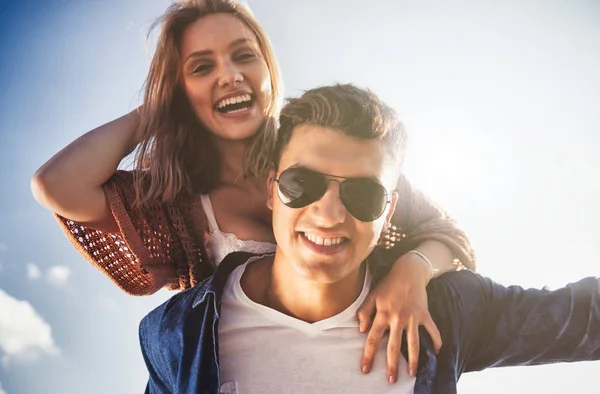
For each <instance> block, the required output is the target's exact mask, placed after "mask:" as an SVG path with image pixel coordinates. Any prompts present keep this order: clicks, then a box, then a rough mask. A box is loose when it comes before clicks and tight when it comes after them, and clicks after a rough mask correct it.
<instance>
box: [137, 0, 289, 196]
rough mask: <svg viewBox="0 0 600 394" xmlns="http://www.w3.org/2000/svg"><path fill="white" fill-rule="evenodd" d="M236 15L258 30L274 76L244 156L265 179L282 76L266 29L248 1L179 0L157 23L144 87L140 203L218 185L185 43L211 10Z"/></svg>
mask: <svg viewBox="0 0 600 394" xmlns="http://www.w3.org/2000/svg"><path fill="white" fill-rule="evenodd" d="M217 13H227V14H231V15H233V16H235V17H236V18H237V19H239V20H240V21H241V22H242V23H244V25H245V26H247V27H248V28H249V29H250V31H252V32H253V33H254V35H255V36H256V39H257V41H258V44H259V46H260V49H261V51H262V55H263V57H264V59H265V62H266V64H267V68H268V70H269V74H270V78H271V98H270V102H269V103H268V105H267V108H266V114H265V121H264V122H263V124H262V125H261V127H260V128H259V130H257V131H256V133H254V135H253V136H252V137H251V139H250V141H249V143H248V146H247V148H246V152H245V155H244V161H243V163H244V174H243V175H244V176H245V177H263V176H265V175H266V173H267V172H268V170H269V167H270V160H269V158H270V154H271V152H272V150H273V149H274V146H275V142H276V138H277V121H276V119H277V116H278V113H279V110H280V108H281V94H282V85H281V76H280V72H279V67H278V65H277V61H276V59H275V54H274V52H273V49H272V46H271V43H270V41H269V38H268V36H267V35H266V33H265V31H264V30H263V28H262V27H261V26H260V25H259V23H258V22H257V21H256V19H255V18H254V17H253V16H252V14H251V13H250V11H249V10H248V9H246V8H245V7H244V6H243V5H241V4H239V3H236V2H234V1H229V0H186V1H178V2H174V3H173V4H171V5H170V6H169V8H168V9H167V10H166V12H165V13H164V15H163V16H162V17H161V18H159V19H157V20H156V21H155V23H154V24H153V25H152V27H151V29H150V32H152V31H153V30H154V29H155V28H156V27H158V26H160V28H161V31H160V35H159V38H158V43H157V46H156V51H155V53H154V56H153V57H152V61H151V64H150V70H149V72H148V77H147V78H146V83H145V87H144V105H143V106H142V107H140V124H139V126H138V130H137V136H136V139H137V140H138V141H141V142H140V144H139V146H138V148H137V152H136V156H135V169H136V171H135V172H134V174H135V176H134V187H135V192H136V205H145V204H147V203H148V202H150V201H160V202H172V201H174V200H175V199H176V198H177V197H178V196H180V195H181V194H188V195H189V194H193V193H207V192H208V191H210V190H211V189H213V188H214V187H216V186H217V185H218V182H219V179H218V176H219V173H220V171H219V170H220V169H219V163H220V158H219V155H218V150H217V149H216V146H215V145H214V143H213V142H212V139H211V138H210V131H209V130H208V129H207V128H206V127H205V126H204V125H203V124H202V123H200V121H199V120H198V119H197V116H196V114H195V112H194V110H193V108H192V106H191V104H190V102H189V100H188V98H187V96H186V94H185V92H184V90H183V88H182V87H181V83H180V82H181V77H182V76H181V64H180V53H179V49H180V43H181V39H182V36H183V34H184V32H185V31H186V29H187V28H188V26H190V25H191V24H192V23H194V22H196V21H197V20H199V19H201V18H203V17H205V16H207V15H211V14H217Z"/></svg>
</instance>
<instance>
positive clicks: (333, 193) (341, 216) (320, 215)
mask: <svg viewBox="0 0 600 394" xmlns="http://www.w3.org/2000/svg"><path fill="white" fill-rule="evenodd" d="M311 213H312V217H313V219H314V221H315V223H314V224H315V225H317V226H320V227H334V226H336V225H337V224H340V223H343V222H344V221H345V220H346V215H348V211H346V207H345V206H344V204H343V203H342V200H341V199H340V187H339V183H338V182H336V181H330V182H329V184H328V185H327V190H326V191H325V194H324V195H323V197H321V199H320V200H318V201H315V202H314V203H313V204H312V205H311Z"/></svg>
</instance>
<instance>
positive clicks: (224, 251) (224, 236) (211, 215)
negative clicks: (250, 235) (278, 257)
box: [200, 194, 275, 266]
mask: <svg viewBox="0 0 600 394" xmlns="http://www.w3.org/2000/svg"><path fill="white" fill-rule="evenodd" d="M200 199H201V200H202V208H203V209H204V213H205V214H206V219H207V220H208V229H209V230H210V236H209V237H208V238H207V240H206V248H207V249H208V252H209V253H210V256H211V259H212V261H213V264H214V265H215V266H216V265H219V263H221V261H223V259H224V258H225V256H227V255H228V254H229V253H232V252H250V253H256V254H267V253H273V252H275V244H272V243H270V242H261V241H252V240H243V239H239V238H238V237H236V235H235V234H231V233H224V232H222V231H221V230H219V225H218V224H217V219H216V218H215V212H214V211H213V208H212V203H211V202H210V197H209V196H208V194H202V195H201V196H200Z"/></svg>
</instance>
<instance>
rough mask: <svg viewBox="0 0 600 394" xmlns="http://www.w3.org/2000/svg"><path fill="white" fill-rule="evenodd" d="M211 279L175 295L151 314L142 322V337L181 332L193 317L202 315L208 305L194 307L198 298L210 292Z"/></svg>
mask: <svg viewBox="0 0 600 394" xmlns="http://www.w3.org/2000/svg"><path fill="white" fill-rule="evenodd" d="M209 282H210V278H208V279H206V280H205V281H203V282H201V283H199V284H198V285H196V286H194V287H192V288H190V289H187V290H184V291H182V292H180V293H177V294H175V295H174V296H173V297H171V298H169V299H168V300H167V301H165V302H164V303H163V304H161V305H159V306H158V307H157V308H155V309H154V310H152V311H151V312H149V313H148V314H147V315H146V316H144V318H143V319H142V321H141V322H140V336H142V337H143V336H152V335H160V336H164V335H167V334H169V333H174V332H176V331H180V330H181V329H182V328H183V327H184V324H185V322H186V321H187V320H189V318H190V316H191V315H196V314H202V313H203V311H204V308H206V303H204V304H199V305H197V307H194V305H195V303H196V302H197V300H198V298H199V297H201V296H202V295H203V294H204V295H206V293H207V292H208V286H209Z"/></svg>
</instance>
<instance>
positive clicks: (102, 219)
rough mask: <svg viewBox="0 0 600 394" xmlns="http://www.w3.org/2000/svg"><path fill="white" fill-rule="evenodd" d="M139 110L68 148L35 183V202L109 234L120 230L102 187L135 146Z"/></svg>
mask: <svg viewBox="0 0 600 394" xmlns="http://www.w3.org/2000/svg"><path fill="white" fill-rule="evenodd" d="M138 123H139V115H138V112H137V109H136V110H134V111H132V112H130V113H128V114H127V115H124V116H122V117H120V118H118V119H116V120H113V121H112V122H109V123H107V124H105V125H102V126H100V127H98V128H96V129H94V130H92V131H89V132H88V133H86V134H84V135H83V136H81V137H79V138H77V139H76V140H75V141H73V142H72V143H70V144H69V145H67V146H66V147H65V148H64V149H63V150H61V151H60V152H58V153H57V154H56V155H54V156H53V157H52V158H51V159H50V160H48V161H47V162H46V163H45V164H44V165H43V166H42V167H40V169H38V170H37V172H36V173H35V175H34V176H33V178H32V179H31V189H32V192H33V195H34V197H35V199H36V200H37V201H38V202H39V203H40V204H41V205H43V206H44V207H46V208H48V209H50V210H52V211H53V212H55V213H57V214H58V215H60V216H63V217H65V218H68V219H70V220H73V221H76V222H79V223H81V224H85V225H87V226H89V227H92V228H95V229H97V230H102V231H106V232H116V231H118V226H117V224H116V222H115V219H114V218H113V215H112V213H111V210H110V208H109V206H108V203H107V202H106V197H105V195H104V191H103V190H102V185H103V184H104V183H105V182H106V181H108V179H109V178H110V177H111V176H112V175H113V174H114V173H115V171H116V170H117V166H118V165H119V163H120V162H121V160H122V159H123V158H124V157H125V156H126V155H127V154H128V153H129V152H130V151H131V148H132V147H134V146H135V144H136V142H137V141H135V135H136V129H137V125H138Z"/></svg>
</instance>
